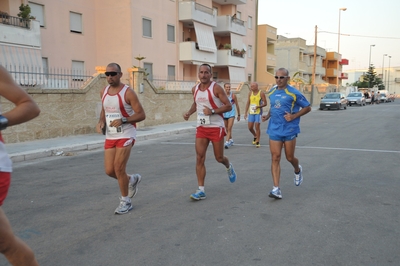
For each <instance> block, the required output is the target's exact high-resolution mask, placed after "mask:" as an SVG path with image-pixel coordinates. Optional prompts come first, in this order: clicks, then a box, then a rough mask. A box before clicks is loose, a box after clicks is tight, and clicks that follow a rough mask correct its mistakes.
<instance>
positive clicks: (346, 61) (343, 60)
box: [339, 59, 349, 66]
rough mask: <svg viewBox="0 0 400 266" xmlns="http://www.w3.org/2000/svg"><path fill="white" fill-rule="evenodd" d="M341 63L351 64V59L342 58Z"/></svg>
mask: <svg viewBox="0 0 400 266" xmlns="http://www.w3.org/2000/svg"><path fill="white" fill-rule="evenodd" d="M339 64H341V65H346V66H347V65H348V64H349V59H342V60H340V63H339Z"/></svg>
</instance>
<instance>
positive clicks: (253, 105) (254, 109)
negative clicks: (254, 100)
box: [250, 104, 257, 115]
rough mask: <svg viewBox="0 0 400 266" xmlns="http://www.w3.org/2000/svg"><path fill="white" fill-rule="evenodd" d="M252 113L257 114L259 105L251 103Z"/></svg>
mask: <svg viewBox="0 0 400 266" xmlns="http://www.w3.org/2000/svg"><path fill="white" fill-rule="evenodd" d="M250 114H251V115H254V114H257V105H255V104H250Z"/></svg>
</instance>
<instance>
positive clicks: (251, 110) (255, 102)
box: [244, 82, 267, 148]
mask: <svg viewBox="0 0 400 266" xmlns="http://www.w3.org/2000/svg"><path fill="white" fill-rule="evenodd" d="M250 89H251V91H250V92H249V95H248V97H247V103H246V112H245V113H244V119H247V121H248V122H247V126H248V128H249V131H250V132H251V134H253V145H256V148H260V146H261V145H260V135H261V131H260V123H261V116H262V108H263V107H265V106H267V99H266V97H265V94H264V92H262V91H261V90H259V89H258V83H257V82H252V83H251V85H250ZM248 114H249V115H248Z"/></svg>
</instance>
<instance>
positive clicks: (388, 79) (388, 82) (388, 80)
mask: <svg viewBox="0 0 400 266" xmlns="http://www.w3.org/2000/svg"><path fill="white" fill-rule="evenodd" d="M390 58H392V56H391V55H389V70H388V78H387V84H388V85H387V91H388V92H389V84H390Z"/></svg>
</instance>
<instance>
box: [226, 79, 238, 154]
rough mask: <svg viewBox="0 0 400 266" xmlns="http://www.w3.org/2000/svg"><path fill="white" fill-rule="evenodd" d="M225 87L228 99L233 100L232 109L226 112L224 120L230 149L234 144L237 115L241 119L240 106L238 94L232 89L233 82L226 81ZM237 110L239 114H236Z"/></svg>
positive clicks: (227, 146) (227, 144) (227, 143)
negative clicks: (234, 126) (233, 129)
mask: <svg viewBox="0 0 400 266" xmlns="http://www.w3.org/2000/svg"><path fill="white" fill-rule="evenodd" d="M224 89H225V92H226V95H228V99H229V101H230V102H231V105H232V110H231V111H229V112H226V113H224V122H225V128H226V131H227V133H226V142H225V149H228V148H229V147H230V146H233V144H234V142H233V137H232V128H233V124H234V122H235V116H236V115H237V121H238V122H239V121H240V107H239V103H238V101H237V97H236V95H235V94H234V93H233V92H232V91H231V84H230V83H225V84H224ZM236 111H237V114H236Z"/></svg>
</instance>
